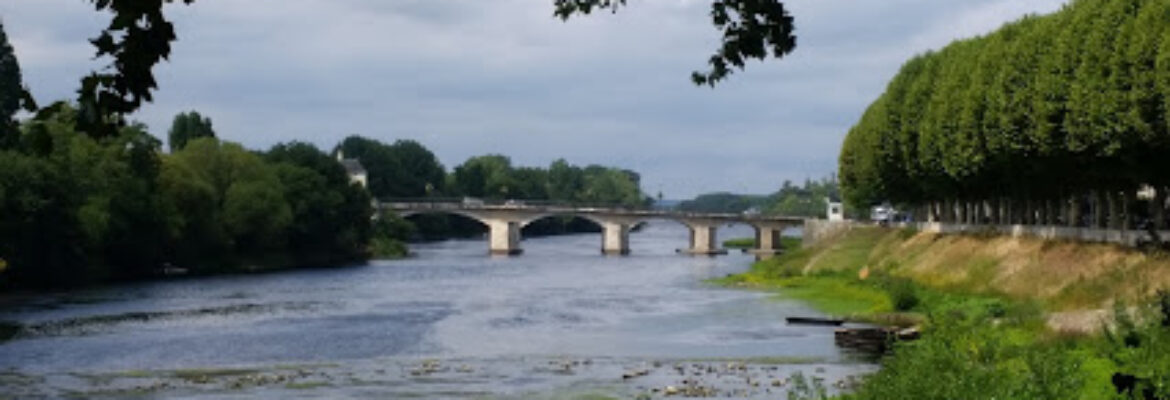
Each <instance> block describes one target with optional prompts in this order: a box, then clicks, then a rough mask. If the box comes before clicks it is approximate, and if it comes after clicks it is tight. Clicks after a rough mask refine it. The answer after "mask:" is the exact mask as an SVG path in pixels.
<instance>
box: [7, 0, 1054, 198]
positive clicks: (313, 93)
mask: <svg viewBox="0 0 1170 400" xmlns="http://www.w3.org/2000/svg"><path fill="white" fill-rule="evenodd" d="M1063 2H1064V1H1063V0H787V1H785V3H786V4H787V5H788V7H789V8H790V9H791V10H792V13H793V15H794V16H795V17H796V23H797V36H798V43H799V45H798V49H797V51H796V52H795V53H793V54H792V55H791V56H790V57H789V58H786V59H784V60H780V61H776V60H770V61H768V62H766V63H762V64H760V63H752V64H750V65H749V67H748V70H747V71H746V72H742V73H737V74H736V75H734V76H733V77H732V79H731V80H730V81H727V82H726V83H723V84H721V85H719V86H718V87H716V88H715V89H709V88H699V87H695V86H693V85H691V84H690V82H689V75H690V72H691V71H692V70H695V69H699V68H702V67H704V61H705V60H706V58H707V57H708V56H709V55H710V53H711V51H712V50H713V49H714V48H715V46H716V43H717V40H718V33H717V32H716V31H715V30H714V28H712V27H711V25H710V22H709V19H708V17H707V12H708V11H709V1H705V0H632V1H631V6H630V7H629V8H626V9H623V11H621V12H619V13H617V14H616V15H614V14H609V13H602V14H598V15H593V16H590V17H588V18H584V19H577V20H572V21H569V22H568V23H563V22H560V21H559V20H556V19H554V18H552V0H246V1H245V0H199V1H197V2H196V3H195V4H194V5H192V6H183V5H171V6H168V8H167V12H168V14H169V15H171V16H173V18H174V20H175V22H176V25H177V29H178V34H179V37H180V40H179V42H178V43H176V45H175V48H174V52H173V54H172V56H171V62H170V63H169V64H165V65H163V66H161V67H159V68H158V70H157V72H158V77H159V84H160V86H161V90H160V91H159V92H158V93H157V96H156V99H155V102H154V103H153V104H149V105H147V106H145V107H144V108H143V109H142V110H141V111H140V112H138V113H137V114H136V115H134V118H135V119H138V120H141V121H143V122H145V123H147V124H148V125H150V127H151V128H152V131H153V132H154V133H155V134H156V135H158V136H161V137H164V139H165V136H166V130H167V128H168V127H169V126H170V121H171V119H172V118H173V116H174V115H175V114H176V113H178V112H181V111H185V110H198V111H200V112H201V113H203V114H205V115H208V116H210V117H211V118H212V119H213V121H214V124H215V127H216V130H217V132H218V134H219V136H220V137H221V138H224V139H227V140H232V141H237V142H241V143H243V144H244V145H246V146H248V147H252V148H258V149H260V148H267V147H269V146H271V145H272V144H275V143H278V142H283V141H291V140H300V141H308V142H312V143H315V144H317V145H318V146H320V147H322V148H325V149H329V148H332V147H333V145H334V144H336V143H337V142H338V141H339V140H341V139H342V138H344V137H345V136H348V135H351V134H360V135H364V136H368V137H372V138H376V139H379V140H383V141H387V142H390V141H393V140H396V139H407V138H409V139H414V140H417V141H419V142H421V143H423V144H424V145H426V146H427V147H428V148H430V149H431V150H432V151H434V152H435V154H437V155H438V156H439V158H440V159H441V161H442V162H443V163H444V164H445V165H447V166H448V167H453V166H455V165H458V164H460V163H462V162H463V161H464V160H466V159H467V158H468V157H470V156H474V155H479V154H485V153H500V154H505V155H508V156H511V157H512V159H513V161H514V163H516V164H520V165H547V164H548V163H549V162H551V161H552V160H555V159H557V158H562V157H563V158H565V159H567V160H569V161H570V162H572V163H576V164H591V163H597V164H605V165H613V166H620V167H624V168H630V169H634V170H637V171H639V172H641V173H642V175H643V187H644V188H645V189H646V190H647V191H648V192H649V193H657V192H659V191H661V192H663V193H664V194H665V196H666V197H667V198H687V197H691V196H694V195H696V194H699V193H704V192H713V191H732V192H742V193H767V192H771V191H774V190H775V189H776V188H778V187H779V185H780V184H781V182H783V181H784V180H785V179H791V180H794V181H802V180H804V179H805V178H810V177H811V178H818V177H823V176H827V175H829V174H830V173H833V172H834V171H835V169H836V159H837V150H838V147H839V145H840V143H841V141H842V139H843V137H844V134H845V132H846V131H847V130H848V129H849V127H850V126H851V125H852V124H853V123H854V122H855V121H856V119H857V118H858V117H859V116H860V114H861V112H862V111H863V110H864V108H865V107H866V106H867V105H868V104H869V103H870V102H871V101H872V100H873V99H874V98H876V97H877V96H878V95H879V94H880V93H881V91H882V90H883V88H884V87H885V84H886V82H887V81H888V80H889V79H890V78H891V77H892V76H893V75H894V73H896V72H897V69H898V67H899V66H900V65H901V63H902V62H903V61H905V60H906V59H907V58H908V57H910V56H912V55H913V54H915V53H919V52H923V51H926V50H929V49H936V48H939V47H941V46H943V45H945V44H946V43H948V42H950V41H951V40H953V39H955V38H961V37H970V36H975V35H979V34H983V33H986V32H989V31H991V30H993V29H995V28H996V27H998V26H1000V25H1002V24H1003V23H1004V22H1007V21H1010V20H1014V19H1017V18H1019V17H1021V16H1023V15H1025V14H1028V13H1047V12H1051V11H1055V10H1057V9H1059V8H1060V5H1061V4H1062V3H1063ZM0 18H3V23H4V28H5V29H6V30H7V32H8V34H9V37H10V40H11V42H12V44H13V46H14V47H15V48H16V52H17V56H18V57H19V59H20V62H21V66H22V68H23V70H24V76H25V81H26V83H27V84H28V85H30V86H31V88H32V91H33V93H34V96H35V97H36V98H37V99H38V101H40V102H42V103H47V102H49V101H52V100H57V99H66V98H72V97H73V93H74V91H75V90H76V88H77V82H78V81H77V79H78V78H79V77H80V76H82V75H83V74H85V73H86V72H87V71H89V70H90V69H93V68H95V67H98V66H99V65H100V63H97V62H95V61H93V60H92V59H91V56H92V54H93V50H92V48H90V46H89V44H88V42H87V41H86V39H87V38H89V37H93V36H95V35H96V33H97V32H98V31H99V30H100V28H101V27H102V26H103V25H104V24H105V23H106V22H107V18H108V16H107V15H103V14H98V13H95V12H93V8H92V5H91V4H90V2H89V1H88V0H3V1H2V2H0Z"/></svg>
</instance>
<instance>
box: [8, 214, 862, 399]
mask: <svg viewBox="0 0 1170 400" xmlns="http://www.w3.org/2000/svg"><path fill="white" fill-rule="evenodd" d="M750 234H751V232H750V231H749V230H747V229H746V228H742V227H731V228H723V229H721V231H720V235H721V237H724V238H732V237H744V236H750ZM686 236H687V232H686V229H685V228H683V227H682V226H681V225H678V224H675V223H670V222H659V223H654V224H651V225H648V226H647V227H646V229H644V230H642V231H641V232H638V233H635V234H633V235H632V237H631V248H632V249H633V254H631V255H630V256H626V257H604V256H602V255H600V254H599V247H600V239H599V237H598V235H597V234H587V235H571V236H558V237H546V238H536V239H530V240H525V241H524V242H523V247H524V250H525V253H524V255H522V256H519V257H511V258H493V257H489V256H487V255H486V252H487V249H486V243H485V242H483V241H475V240H460V241H447V242H439V243H429V244H419V245H414V246H413V247H412V250H413V251H414V252H415V253H417V254H416V255H415V256H414V257H412V258H409V259H406V260H397V261H372V262H370V263H369V264H368V265H364V266H359V267H346V268H332V269H317V270H298V271H288V272H279V273H269V274H259V275H242V276H221V277H211V278H192V279H178V280H172V281H163V282H150V283H142V284H131V285H118V286H107V287H102V288H97V289H90V290H84V291H76V292H70V293H62V294H54V295H38V296H21V297H11V296H10V297H7V298H3V299H2V300H0V301H2V303H0V321H10V322H15V323H18V324H20V325H21V326H22V327H23V328H22V329H21V331H20V333H18V334H17V336H16V337H14V338H13V339H12V340H9V341H7V342H4V343H0V399H3V398H6V396H8V397H12V398H20V399H25V398H61V397H79V398H80V397H84V398H142V399H157V398H177V399H224V398H249V399H254V398H269V399H286V398H355V399H367V398H370V399H383V398H408V397H411V398H578V397H587V396H593V395H605V396H614V397H621V398H629V397H635V396H638V395H643V396H646V395H651V396H652V397H658V396H659V395H661V394H662V393H663V391H664V390H669V389H666V387H667V386H671V387H673V388H674V389H677V390H680V391H681V390H692V391H695V392H693V394H694V393H702V394H710V395H715V396H721V397H733V398H742V397H748V398H751V397H757V398H773V397H780V396H779V395H778V394H780V393H784V392H785V391H786V390H788V388H790V387H792V386H793V381H792V380H791V379H790V377H791V376H792V375H793V374H795V373H798V372H799V373H801V374H803V375H804V376H808V377H810V378H811V377H815V378H816V379H818V380H823V382H824V385H826V386H828V387H829V388H830V389H832V390H836V388H839V387H841V386H843V385H845V384H846V382H848V381H850V380H852V378H853V377H856V376H858V375H861V374H865V373H868V372H871V371H873V370H874V369H875V368H876V367H875V366H874V365H873V364H871V363H869V362H867V361H864V360H863V358H862V357H859V356H857V355H853V354H849V353H845V352H843V351H842V350H839V349H838V348H836V347H835V346H834V345H833V328H827V327H809V326H789V325H786V323H785V322H784V317H785V316H790V315H801V316H808V315H818V313H817V312H815V311H813V310H811V309H809V308H808V307H806V306H804V305H802V304H800V303H798V302H794V301H788V300H782V299H777V298H775V297H774V296H772V295H769V294H766V293H759V292H752V291H741V290H729V289H723V288H717V287H713V286H711V285H709V284H705V283H704V280H706V279H708V278H714V277H722V276H725V275H727V274H731V273H736V272H740V271H743V270H745V269H747V268H748V267H749V266H750V264H751V262H752V258H751V257H750V256H747V255H742V254H739V253H738V252H733V253H732V254H730V255H727V256H721V257H715V258H709V257H687V256H681V255H678V254H676V253H675V248H678V247H682V246H684V245H685V244H686V241H687V238H686ZM623 375H625V377H623ZM700 389H701V390H702V391H701V392H700V391H699V390H700Z"/></svg>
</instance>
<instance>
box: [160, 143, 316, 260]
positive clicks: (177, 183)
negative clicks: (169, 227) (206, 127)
mask: <svg viewBox="0 0 1170 400" xmlns="http://www.w3.org/2000/svg"><path fill="white" fill-rule="evenodd" d="M165 161H166V162H165V163H164V164H163V167H164V171H163V174H164V177H165V178H166V179H165V181H164V185H163V186H164V188H166V189H168V190H167V195H168V196H169V198H170V201H172V202H173V204H174V207H175V208H174V209H176V210H183V212H184V214H185V215H184V217H185V218H184V219H183V223H182V224H181V226H183V227H184V229H187V231H186V232H185V233H184V235H183V236H184V237H188V238H192V239H193V244H194V245H195V246H206V247H211V248H221V249H227V250H228V251H229V253H230V254H232V255H235V256H238V257H241V258H244V259H248V258H256V257H262V256H264V255H266V254H267V253H270V252H275V251H277V250H279V249H280V248H281V247H282V246H283V245H285V237H286V236H285V231H284V230H285V229H286V228H287V227H288V226H289V224H290V223H291V222H292V218H293V215H292V210H291V208H290V207H289V204H288V202H287V201H286V199H285V197H284V196H285V188H284V187H283V185H282V184H281V181H280V178H279V176H278V175H277V173H276V171H275V169H274V168H273V167H272V166H270V165H268V164H266V163H264V161H263V159H261V158H260V157H259V156H257V155H256V154H253V153H251V152H249V151H247V150H245V149H244V148H243V147H241V146H240V145H238V144H234V143H228V142H220V141H218V140H216V139H214V138H199V139H195V140H193V141H191V142H189V143H188V144H187V146H186V147H184V148H183V149H182V150H180V151H179V152H177V153H175V154H173V155H172V156H171V157H169V158H167V159H166V160H165ZM192 208H193V209H194V210H199V211H198V212H195V211H194V210H192V211H187V210H190V209H192ZM183 244H184V245H186V244H185V243H183ZM194 250H198V247H197V248H196V249H194Z"/></svg>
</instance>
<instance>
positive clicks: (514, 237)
mask: <svg viewBox="0 0 1170 400" xmlns="http://www.w3.org/2000/svg"><path fill="white" fill-rule="evenodd" d="M487 226H488V248H489V249H490V251H491V253H492V254H493V255H501V256H514V255H519V254H520V253H523V252H524V250H523V249H521V248H520V222H518V221H509V220H504V219H492V220H488V221H487Z"/></svg>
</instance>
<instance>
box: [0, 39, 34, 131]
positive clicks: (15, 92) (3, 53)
mask: <svg viewBox="0 0 1170 400" xmlns="http://www.w3.org/2000/svg"><path fill="white" fill-rule="evenodd" d="M21 82H22V78H21V74H20V63H19V62H17V60H16V52H15V51H14V50H13V49H12V45H10V44H8V35H7V34H6V33H5V32H4V24H3V23H2V22H0V147H7V146H9V145H11V144H12V142H13V141H15V140H16V136H18V135H19V134H20V133H19V132H17V126H16V123H15V121H13V119H12V118H13V116H15V115H16V112H17V111H19V110H20V109H21V108H25V109H32V108H35V107H36V106H35V104H34V103H33V101H32V96H30V95H29V94H28V90H26V89H25V88H24V86H22V85H23V84H22V83H21Z"/></svg>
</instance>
